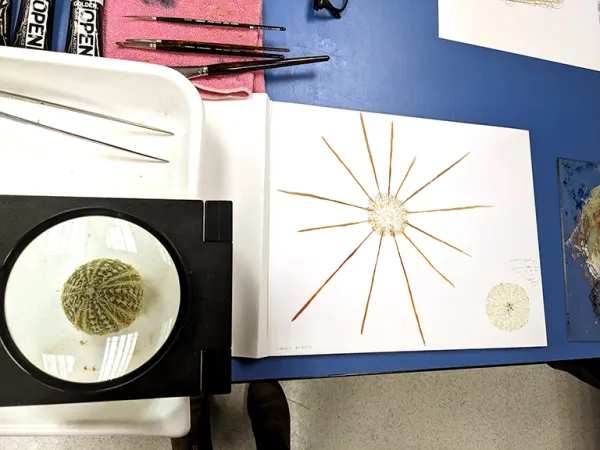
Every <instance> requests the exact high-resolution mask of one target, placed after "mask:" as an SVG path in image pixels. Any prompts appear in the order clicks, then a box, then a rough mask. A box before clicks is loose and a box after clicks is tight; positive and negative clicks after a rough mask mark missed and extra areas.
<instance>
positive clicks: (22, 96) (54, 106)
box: [0, 89, 174, 136]
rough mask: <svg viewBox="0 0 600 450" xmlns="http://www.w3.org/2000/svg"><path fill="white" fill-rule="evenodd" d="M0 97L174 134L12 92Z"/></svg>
mask: <svg viewBox="0 0 600 450" xmlns="http://www.w3.org/2000/svg"><path fill="white" fill-rule="evenodd" d="M0 95H3V96H5V97H13V98H16V99H19V100H24V101H27V102H31V103H37V104H39V105H45V106H50V107H52V108H57V109H63V110H65V111H71V112H75V113H79V114H84V115H86V116H91V117H97V118H99V119H105V120H110V121H113V122H119V123H123V124H126V125H131V126H134V127H138V128H144V129H146V130H150V131H156V132H158V133H163V134H168V135H170V136H173V135H174V133H172V132H170V131H166V130H161V129H160V128H155V127H151V126H149V125H144V124H142V123H137V122H132V121H130V120H127V119H119V118H118V117H111V116H107V115H106V114H101V113H97V112H93V111H88V110H86V109H81V108H75V107H73V106H67V105H61V104H60V103H54V102H51V101H48V100H43V99H41V98H35V97H29V96H27V95H22V94H16V93H14V92H8V91H4V90H1V89H0Z"/></svg>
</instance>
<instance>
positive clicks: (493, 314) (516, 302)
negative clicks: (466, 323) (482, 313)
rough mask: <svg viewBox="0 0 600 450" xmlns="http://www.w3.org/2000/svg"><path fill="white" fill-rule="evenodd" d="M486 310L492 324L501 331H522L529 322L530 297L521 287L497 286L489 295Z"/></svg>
mask: <svg viewBox="0 0 600 450" xmlns="http://www.w3.org/2000/svg"><path fill="white" fill-rule="evenodd" d="M486 310H487V315H488V318H489V319H490V322H492V325H494V326H495V327H496V328H498V329H499V330H502V331H516V330H520V329H521V328H523V327H524V326H525V325H526V324H527V322H529V297H528V296H527V294H526V293H525V290H524V289H523V288H522V287H521V286H517V285H516V284H511V283H501V284H497V285H496V286H494V287H493V288H492V289H491V291H490V292H489V293H488V296H487V303H486Z"/></svg>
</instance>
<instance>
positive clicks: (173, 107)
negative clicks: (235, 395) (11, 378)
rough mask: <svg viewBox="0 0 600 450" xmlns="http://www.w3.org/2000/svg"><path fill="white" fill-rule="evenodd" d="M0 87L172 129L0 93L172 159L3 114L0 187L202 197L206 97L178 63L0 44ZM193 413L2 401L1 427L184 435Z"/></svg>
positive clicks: (42, 113)
mask: <svg viewBox="0 0 600 450" xmlns="http://www.w3.org/2000/svg"><path fill="white" fill-rule="evenodd" d="M0 89H2V90H6V91H12V92H17V93H20V94H23V95H29V96H36V97H41V98H44V99H47V100H50V101H54V102H58V103H68V104H69V105H70V106H75V107H80V108H85V109H89V110H94V111H97V112H101V113H104V114H108V115H113V116H119V117H122V118H126V119H129V120H133V121H137V122H144V123H147V124H149V125H154V126H157V127H159V128H164V129H167V130H170V131H172V132H174V133H175V136H172V137H168V136H162V135H158V134H156V133H152V132H146V131H141V130H139V129H135V128H131V127H127V126H123V125H117V124H114V123H111V122H106V121H103V120H100V119H93V118H88V117H84V116H81V115H78V114H74V113H69V112H65V111H60V110H56V109H52V108H48V107H44V106H40V105H35V104H28V103H23V102H17V101H15V100H7V99H5V98H2V97H0V111H4V112H8V113H12V114H16V115H20V116H22V117H26V118H28V119H30V120H40V121H41V122H42V123H44V124H47V125H51V126H54V127H60V128H63V129H67V130H69V131H73V132H76V133H78V134H85V135H87V136H90V137H95V138H98V139H101V140H104V141H109V142H111V143H114V144H116V145H121V146H124V147H127V148H131V149H133V150H138V151H141V152H143V153H150V154H153V155H156V156H160V157H162V158H165V159H167V160H169V161H170V164H161V163H153V162H147V161H146V160H144V159H142V158H138V157H130V156H128V155H127V154H125V153H121V152H118V151H116V150H111V149H108V148H105V147H102V146H99V145H97V144H92V143H87V142H83V141H81V140H77V139H73V138H70V137H66V136H62V135H58V134H54V133H51V132H48V131H45V130H41V129H37V128H35V127H32V126H27V125H21V124H17V123H14V122H10V121H6V120H3V119H0V194H33V195H54V196H98V197H134V198H138V197H139V198H180V199H193V198H198V197H199V186H200V184H199V177H200V175H199V174H200V151H201V143H202V129H203V123H204V113H203V105H202V101H201V100H200V97H199V95H198V92H197V91H196V89H194V87H193V86H192V85H191V83H189V82H188V81H187V80H186V79H185V78H184V77H183V76H181V75H180V74H178V73H176V72H175V71H172V70H170V69H167V68H164V67H160V66H154V65H150V64H141V63H134V62H128V61H119V60H110V59H104V58H84V57H77V56H74V55H66V54H57V53H52V52H41V51H33V50H22V49H14V48H7V47H0ZM24 376H25V375H24ZM189 420H190V418H189V401H188V399H187V398H176V399H157V400H142V401H132V402H110V403H94V404H77V405H56V406H28V407H18V408H0V424H1V425H0V434H4V435H15V434H26V435H33V434H52V435H55V434H138V435H141V434H148V435H162V436H180V435H183V434H185V433H187V430H188V429H189V425H190V424H189Z"/></svg>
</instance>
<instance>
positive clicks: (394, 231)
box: [279, 114, 492, 345]
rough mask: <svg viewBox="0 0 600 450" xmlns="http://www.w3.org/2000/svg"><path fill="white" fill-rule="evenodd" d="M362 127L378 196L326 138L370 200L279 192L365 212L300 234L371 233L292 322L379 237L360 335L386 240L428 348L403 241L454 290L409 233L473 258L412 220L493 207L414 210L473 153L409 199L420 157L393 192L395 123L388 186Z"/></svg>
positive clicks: (391, 143) (308, 229)
mask: <svg viewBox="0 0 600 450" xmlns="http://www.w3.org/2000/svg"><path fill="white" fill-rule="evenodd" d="M360 123H361V126H362V132H363V136H364V140H365V145H366V150H367V153H368V156H369V160H370V166H371V169H372V171H373V177H374V180H375V184H376V185H377V192H376V193H369V192H367V190H366V189H365V188H364V187H363V185H362V184H361V182H360V181H359V180H358V179H357V177H356V176H355V175H354V173H353V172H352V170H351V169H350V168H349V167H348V166H347V165H346V164H345V163H344V161H343V160H342V158H341V157H340V155H339V154H338V153H337V152H336V150H335V149H334V148H333V147H332V146H331V145H330V144H329V142H328V141H327V140H326V138H325V137H322V139H323V142H324V144H325V146H326V147H327V148H328V149H329V150H330V151H331V153H332V155H333V156H334V157H335V158H336V159H337V161H339V163H340V165H341V166H342V167H343V169H344V170H345V171H346V172H347V173H348V175H349V176H350V177H351V178H352V179H353V181H354V182H355V183H356V184H357V185H358V186H359V187H360V189H361V190H362V191H363V193H364V195H365V197H366V198H365V203H364V204H350V203H346V202H343V201H340V200H335V199H333V198H329V197H324V196H321V195H316V194H312V193H304V192H292V191H287V190H282V189H279V191H280V192H282V193H284V194H288V195H294V196H300V197H306V198H310V199H315V200H320V201H325V202H330V203H336V204H340V205H344V206H347V207H349V208H356V209H361V210H363V211H364V220H362V221H354V222H347V223H340V224H326V225H321V226H317V227H314V228H307V229H302V230H299V232H301V233H306V232H313V231H319V230H330V229H336V228H337V229H339V228H344V227H351V226H352V227H353V226H364V227H365V228H367V230H366V231H365V233H366V236H365V237H364V238H363V239H362V240H361V242H360V243H358V245H356V243H355V245H356V247H354V249H353V250H352V251H351V253H350V254H349V255H348V256H347V257H346V258H345V259H344V260H343V261H342V262H341V264H340V265H339V266H338V267H337V268H336V269H335V270H334V271H333V272H332V273H331V274H330V275H329V276H328V278H327V279H326V280H325V282H324V283H323V284H322V285H321V286H320V287H319V288H318V289H317V290H316V291H315V293H314V294H313V295H312V297H310V298H309V299H308V301H307V302H306V303H305V304H304V305H303V306H302V307H301V308H300V309H299V310H298V312H297V313H296V315H295V316H294V317H293V318H292V322H293V321H295V320H296V319H298V317H300V315H301V314H302V313H304V311H305V310H306V309H307V308H308V307H309V306H310V304H311V303H312V302H313V301H314V300H315V299H316V298H317V296H318V295H319V294H320V293H321V291H322V290H323V288H325V286H326V285H327V284H328V283H329V282H330V281H331V280H332V279H333V278H334V277H335V276H336V274H337V273H338V272H339V271H340V270H341V269H342V268H343V266H344V265H345V264H346V263H347V262H348V261H349V260H350V259H351V258H353V257H354V255H355V254H357V253H358V252H359V250H360V249H361V247H362V246H363V244H364V243H365V242H366V241H367V240H369V239H370V238H371V237H375V238H378V241H379V244H378V247H377V254H376V255H373V258H374V264H373V271H372V272H370V273H368V274H364V275H365V277H366V278H367V279H368V278H370V287H369V291H368V295H366V305H365V310H364V315H363V319H362V325H361V328H360V332H361V334H362V333H363V332H364V330H365V323H366V320H367V315H368V312H369V304H370V302H371V295H372V293H373V286H374V284H375V277H376V275H377V268H378V264H379V256H380V252H381V247H382V245H383V242H384V240H385V241H386V242H389V243H390V245H392V248H394V249H395V250H396V252H397V254H398V261H399V263H400V264H399V265H398V270H400V269H401V270H402V274H403V277H404V280H405V281H406V290H407V293H408V297H409V298H410V302H411V306H412V311H413V314H414V317H415V320H416V323H417V326H418V329H419V333H420V336H421V340H422V342H423V345H426V344H425V335H424V332H423V328H422V326H421V322H420V320H419V315H418V313H417V307H416V301H415V298H414V296H413V292H412V289H411V285H410V282H409V275H408V272H409V270H408V269H409V264H408V261H406V260H405V258H403V256H402V254H403V252H402V251H401V249H400V245H399V243H398V242H399V238H401V239H402V240H406V242H407V244H408V245H410V246H411V247H412V248H414V249H415V250H416V251H417V252H418V253H419V254H420V256H421V257H422V258H423V259H424V260H425V261H426V262H427V264H428V265H429V267H430V268H431V269H432V270H433V271H434V272H435V273H436V274H437V275H438V276H440V277H441V278H443V279H444V280H445V281H446V282H447V283H448V284H449V285H450V286H451V287H454V284H453V283H452V281H450V279H448V278H447V277H446V275H444V274H442V273H441V272H440V271H439V270H438V269H437V268H436V266H435V265H434V263H433V262H432V261H431V260H430V259H429V257H428V256H426V255H425V254H424V253H423V252H422V251H421V249H420V248H419V247H418V246H417V244H416V243H415V242H414V241H413V240H412V239H411V237H410V236H409V232H410V233H420V234H422V235H424V236H427V237H429V238H430V239H432V240H434V241H436V242H437V243H439V244H440V245H442V246H446V247H449V248H451V249H453V250H455V251H456V252H457V253H461V254H462V255H465V256H471V255H469V254H468V253H467V252H466V251H464V250H462V249H460V248H459V247H457V246H455V245H453V244H451V243H449V242H447V241H445V240H444V239H443V238H441V237H438V236H434V235H432V234H430V233H428V232H427V231H426V230H423V229H422V228H420V227H418V226H417V225H415V223H413V220H412V218H413V217H416V216H418V215H421V214H436V213H447V212H464V211H467V210H473V209H485V208H491V207H492V205H460V204H459V205H440V208H439V209H426V210H412V209H410V201H411V199H413V198H414V197H415V196H417V195H418V194H419V193H420V192H422V191H423V190H424V189H426V188H427V187H428V186H429V185H431V184H432V183H434V182H435V181H436V180H438V179H439V178H440V177H442V176H444V175H445V174H447V173H448V172H449V171H451V170H452V169H453V168H454V167H456V166H457V165H458V164H460V163H461V162H463V161H464V160H465V158H467V156H468V155H469V153H466V154H465V155H463V156H461V157H460V158H459V159H457V160H456V161H454V162H453V163H452V164H450V165H449V166H448V167H446V169H444V170H442V171H441V172H440V173H438V174H437V175H435V176H434V177H433V178H431V179H429V180H428V181H427V182H425V183H423V184H422V185H421V187H419V188H418V189H417V190H415V191H414V192H412V193H409V194H408V195H406V194H404V195H400V192H401V190H402V187H403V186H404V184H405V182H406V180H407V178H408V177H409V175H410V173H411V170H412V168H413V166H414V164H415V162H416V159H417V158H416V156H415V157H414V158H413V160H412V162H411V164H410V165H409V167H408V168H407V170H406V172H405V174H404V176H403V178H402V181H401V182H400V185H399V186H398V188H397V189H396V190H395V191H394V190H392V160H393V156H394V122H393V121H392V123H391V131H390V151H389V166H388V167H389V171H388V173H386V174H385V175H386V178H387V183H385V182H384V183H385V184H384V183H380V180H379V176H378V174H377V171H376V169H375V163H374V161H373V154H372V152H371V147H370V144H369V137H368V134H367V129H366V126H365V121H364V119H363V116H362V114H360ZM379 175H381V174H379ZM386 185H387V188H386Z"/></svg>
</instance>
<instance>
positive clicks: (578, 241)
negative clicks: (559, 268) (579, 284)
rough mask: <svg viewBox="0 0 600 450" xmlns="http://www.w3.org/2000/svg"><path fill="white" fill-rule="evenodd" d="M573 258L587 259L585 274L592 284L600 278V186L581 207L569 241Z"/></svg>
mask: <svg viewBox="0 0 600 450" xmlns="http://www.w3.org/2000/svg"><path fill="white" fill-rule="evenodd" d="M567 245H569V246H570V247H571V248H572V250H573V258H574V259H580V258H582V259H583V260H584V261H585V264H584V274H585V277H586V279H587V280H588V281H589V282H590V284H594V283H595V281H596V280H597V279H598V278H600V186H596V187H595V188H594V189H592V192H591V194H590V196H589V198H588V199H587V201H586V202H585V203H584V204H583V206H582V207H581V214H580V215H579V218H578V219H577V225H576V226H575V229H574V230H573V233H571V236H570V237H569V240H568V241H567Z"/></svg>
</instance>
